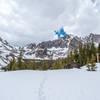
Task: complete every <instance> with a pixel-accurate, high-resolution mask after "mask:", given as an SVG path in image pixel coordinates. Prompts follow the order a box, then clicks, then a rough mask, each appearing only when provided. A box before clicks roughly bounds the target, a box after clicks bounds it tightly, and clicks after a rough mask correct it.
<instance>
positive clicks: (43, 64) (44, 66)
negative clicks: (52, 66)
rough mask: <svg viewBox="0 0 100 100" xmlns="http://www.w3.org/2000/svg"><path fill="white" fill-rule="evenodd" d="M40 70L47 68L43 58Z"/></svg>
mask: <svg viewBox="0 0 100 100" xmlns="http://www.w3.org/2000/svg"><path fill="white" fill-rule="evenodd" d="M40 69H41V70H47V69H48V64H47V62H46V61H45V60H43V61H42V66H41V68H40Z"/></svg>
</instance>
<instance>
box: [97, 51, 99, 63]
mask: <svg viewBox="0 0 100 100" xmlns="http://www.w3.org/2000/svg"><path fill="white" fill-rule="evenodd" d="M97 63H99V53H97Z"/></svg>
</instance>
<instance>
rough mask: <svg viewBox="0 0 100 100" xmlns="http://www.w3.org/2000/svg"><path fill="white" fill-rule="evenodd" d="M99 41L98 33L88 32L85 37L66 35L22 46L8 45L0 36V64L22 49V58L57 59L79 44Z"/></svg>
mask: <svg viewBox="0 0 100 100" xmlns="http://www.w3.org/2000/svg"><path fill="white" fill-rule="evenodd" d="M92 41H94V42H95V44H96V46H97V45H98V43H100V35H96V34H90V35H89V36H86V37H84V38H83V37H78V36H74V35H66V36H65V37H61V38H59V39H56V40H52V41H44V42H41V43H39V44H35V43H31V44H29V45H27V46H25V47H23V48H19V47H15V46H11V45H9V43H7V41H4V40H3V39H1V38H0V66H5V65H7V63H8V62H9V60H10V59H11V56H13V55H14V56H15V57H16V56H18V55H19V53H20V51H23V57H24V59H49V60H51V59H58V58H64V57H66V56H67V55H68V54H69V52H70V51H72V50H74V49H75V48H76V49H77V48H78V47H79V45H83V44H85V43H87V42H89V43H91V42H92Z"/></svg>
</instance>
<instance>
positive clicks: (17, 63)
mask: <svg viewBox="0 0 100 100" xmlns="http://www.w3.org/2000/svg"><path fill="white" fill-rule="evenodd" d="M96 53H99V56H100V44H99V46H98V48H96V47H95V45H94V43H91V44H89V43H87V44H85V45H80V46H79V48H78V49H75V50H73V51H71V52H70V53H69V55H68V56H67V57H66V58H63V59H57V60H55V61H53V60H50V61H46V60H42V61H37V62H36V61H35V60H31V61H30V62H29V63H28V62H27V60H23V55H22V52H20V55H19V57H18V58H17V60H16V59H15V58H14V57H13V58H12V59H11V61H10V63H9V64H8V66H6V67H5V71H6V70H10V71H12V70H24V69H29V70H48V69H51V70H54V69H64V66H65V65H68V64H70V63H72V62H76V63H79V65H81V66H84V65H87V67H88V71H95V70H96V67H95V63H96V62H97V59H96V58H97V57H96V56H97V55H96ZM38 62H40V64H38ZM3 69H4V68H3Z"/></svg>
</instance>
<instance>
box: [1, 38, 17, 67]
mask: <svg viewBox="0 0 100 100" xmlns="http://www.w3.org/2000/svg"><path fill="white" fill-rule="evenodd" d="M17 54H18V52H17V48H16V47H13V46H11V45H10V44H9V43H8V42H7V41H6V40H3V39H2V38H0V66H5V65H6V64H7V63H8V62H9V60H10V59H11V56H13V55H14V56H16V55H17Z"/></svg>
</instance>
